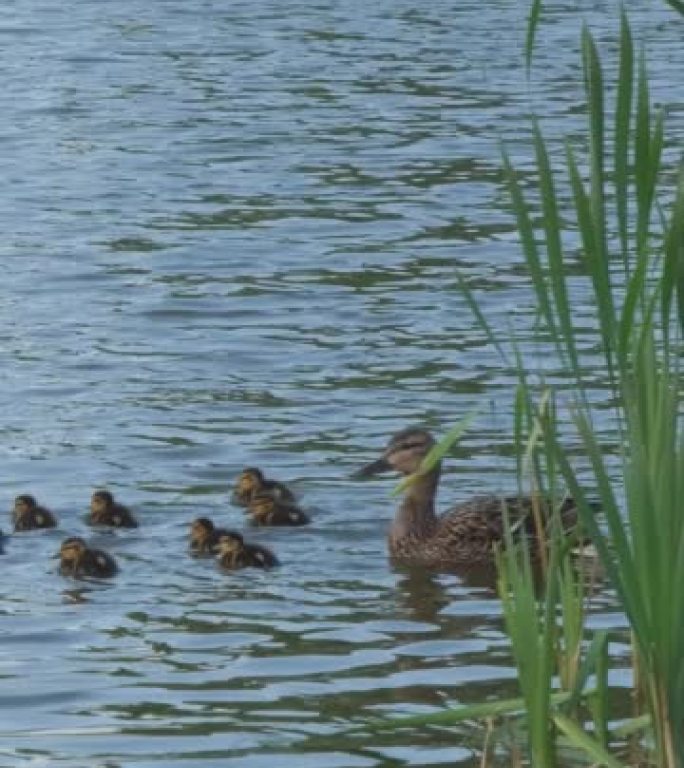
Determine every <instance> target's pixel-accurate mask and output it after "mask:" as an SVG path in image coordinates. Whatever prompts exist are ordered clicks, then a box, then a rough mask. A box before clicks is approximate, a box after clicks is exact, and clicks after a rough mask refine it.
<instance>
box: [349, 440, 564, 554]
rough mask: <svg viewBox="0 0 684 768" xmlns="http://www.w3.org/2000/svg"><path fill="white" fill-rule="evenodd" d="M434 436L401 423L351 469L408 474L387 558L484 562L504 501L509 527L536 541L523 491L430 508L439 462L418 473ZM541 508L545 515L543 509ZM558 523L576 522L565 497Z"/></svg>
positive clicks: (500, 535)
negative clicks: (371, 456)
mask: <svg viewBox="0 0 684 768" xmlns="http://www.w3.org/2000/svg"><path fill="white" fill-rule="evenodd" d="M434 443H435V441H434V439H433V438H432V435H431V434H430V433H429V432H428V431H426V430H425V429H421V428H413V427H412V428H409V429H404V430H402V431H401V432H398V433H397V434H396V435H394V436H393V437H392V438H391V439H390V441H389V443H388V445H387V448H386V449H385V451H384V453H383V455H382V457H381V458H380V459H378V460H377V461H374V462H372V463H371V464H368V465H367V466H365V467H363V469H361V470H360V471H359V472H357V473H356V476H357V477H372V476H374V475H377V474H379V473H381V472H386V471H390V470H394V471H395V472H399V473H400V474H402V475H414V474H415V477H414V478H412V482H411V483H410V484H409V485H408V487H407V488H406V491H405V495H404V498H403V500H402V502H401V504H400V506H399V509H398V510H397V513H396V516H395V518H394V522H393V523H392V526H391V528H390V532H389V540H388V546H389V552H390V556H391V557H392V559H393V560H395V561H397V562H400V563H404V564H407V565H421V566H425V567H430V568H437V569H440V568H445V569H448V568H449V567H459V566H468V565H471V566H472V565H489V564H491V563H492V562H493V555H494V551H495V547H496V545H497V544H501V543H502V542H503V541H504V515H503V509H504V505H505V507H506V509H507V511H508V515H509V520H510V522H511V525H512V527H514V528H515V529H516V530H518V531H521V532H522V531H524V532H525V534H526V535H527V536H528V537H529V539H528V540H529V542H530V545H531V548H532V550H534V549H535V548H536V547H538V546H539V541H538V538H537V536H536V528H535V523H534V519H533V515H532V514H530V513H531V512H532V510H533V499H532V498H531V497H528V496H520V497H518V496H513V497H501V496H496V495H488V496H475V497H473V498H472V499H469V500H468V501H464V502H461V503H460V504H457V505H456V506H454V507H452V508H451V509H449V510H448V511H447V512H445V513H444V514H443V515H441V516H437V515H436V514H435V496H436V493H437V486H438V485H439V478H440V472H441V462H438V463H437V464H435V466H434V467H433V468H432V469H430V470H429V471H426V472H422V473H419V472H418V470H419V468H420V465H421V462H422V461H423V459H424V458H425V456H426V455H427V453H428V451H429V450H430V449H431V448H432V446H433V445H434ZM542 512H543V514H546V515H548V511H547V510H546V509H544V510H542ZM560 515H561V520H562V524H563V527H564V529H566V530H567V531H570V530H571V529H572V528H573V527H575V526H576V524H577V508H576V505H575V503H574V502H573V500H572V499H566V500H565V501H564V502H563V504H562V506H561V510H560Z"/></svg>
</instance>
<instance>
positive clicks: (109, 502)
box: [88, 491, 138, 528]
mask: <svg viewBox="0 0 684 768" xmlns="http://www.w3.org/2000/svg"><path fill="white" fill-rule="evenodd" d="M88 522H89V523H90V525H111V526H113V527H114V528H137V527H138V521H137V520H136V519H135V517H133V513H132V512H131V510H130V509H129V508H128V507H124V505H123V504H119V503H118V502H117V501H115V500H114V496H113V495H112V494H111V493H110V492H109V491H95V493H94V494H93V496H92V498H91V499H90V515H89V516H88Z"/></svg>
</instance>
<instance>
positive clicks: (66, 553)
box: [59, 536, 88, 569]
mask: <svg viewBox="0 0 684 768" xmlns="http://www.w3.org/2000/svg"><path fill="white" fill-rule="evenodd" d="M87 549H88V547H87V546H86V543H85V541H84V540H83V539H82V538H80V536H72V537H71V538H69V539H65V540H64V541H63V542H62V546H61V547H60V548H59V559H60V561H61V565H62V567H63V568H67V569H72V568H75V567H77V566H78V564H79V563H80V562H81V560H83V557H84V555H85V553H86V551H87Z"/></svg>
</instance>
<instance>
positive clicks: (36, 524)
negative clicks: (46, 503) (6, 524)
mask: <svg viewBox="0 0 684 768" xmlns="http://www.w3.org/2000/svg"><path fill="white" fill-rule="evenodd" d="M12 521H13V523H14V530H15V531H34V530H36V529H39V528H54V527H55V526H56V525H57V519H56V518H55V516H54V515H53V514H52V512H50V510H49V509H46V508H45V507H41V506H39V505H38V503H37V502H36V500H35V498H34V497H33V496H30V495H29V494H28V493H25V494H22V495H21V496H17V498H16V499H15V500H14V509H13V510H12Z"/></svg>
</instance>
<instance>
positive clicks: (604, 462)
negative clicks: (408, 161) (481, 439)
mask: <svg viewBox="0 0 684 768" xmlns="http://www.w3.org/2000/svg"><path fill="white" fill-rule="evenodd" d="M672 5H673V7H675V6H678V4H675V3H672ZM540 8H541V5H540V3H539V2H535V3H534V6H533V8H532V13H531V15H530V28H529V33H528V45H527V63H528V67H529V66H530V63H531V57H532V44H533V42H534V35H535V30H536V25H537V23H538V21H539V13H540ZM678 10H680V11H681V10H684V9H683V8H681V7H679V8H678ZM635 59H636V57H635V54H634V46H633V42H632V34H631V29H630V25H629V22H628V20H627V17H626V15H625V14H624V12H623V13H622V15H621V31H620V47H619V62H618V68H617V77H616V81H615V83H614V84H613V85H612V87H611V85H610V84H608V85H606V83H605V82H604V67H603V64H602V61H601V56H600V54H599V51H598V48H597V46H596V43H595V41H594V39H593V37H592V35H591V33H590V32H589V31H588V29H586V28H585V29H583V31H582V67H583V77H584V85H585V94H586V104H587V117H588V131H587V143H586V146H587V148H588V156H587V158H586V160H585V159H584V158H580V157H579V155H578V153H577V150H576V149H575V147H574V145H573V144H571V143H570V142H568V143H567V144H566V147H565V171H566V176H565V177H564V179H563V177H562V176H561V175H560V173H559V172H558V170H557V169H555V168H554V167H553V166H552V162H551V160H550V156H551V153H550V151H549V147H548V146H547V143H546V141H545V139H544V136H543V133H542V129H541V127H540V125H539V124H537V123H535V124H534V131H533V142H534V151H535V157H536V183H535V184H534V185H533V189H532V191H530V187H529V186H526V187H523V185H522V184H521V182H520V179H519V175H518V173H517V172H516V169H515V167H514V165H513V163H512V161H511V160H510V158H509V156H508V155H507V153H506V152H505V150H504V153H503V166H504V177H505V183H506V187H507V189H508V193H509V196H510V200H511V202H512V207H513V212H514V214H515V217H516V221H517V227H518V231H519V235H520V239H521V243H522V246H523V253H524V256H525V260H526V265H527V270H528V273H529V276H530V279H531V281H532V287H533V291H534V295H535V297H536V305H537V313H538V325H537V333H538V337H539V339H540V344H546V345H547V348H548V350H549V354H555V355H556V357H557V358H558V359H559V360H560V361H561V362H562V364H563V367H564V369H565V370H566V371H567V374H568V376H569V378H570V380H571V383H572V389H571V390H570V392H568V390H567V386H566V387H565V388H563V389H561V388H559V387H558V386H557V385H554V384H552V383H549V382H547V381H544V377H543V374H542V375H540V374H539V372H538V371H536V370H535V369H534V368H533V367H530V365H529V364H528V362H527V360H526V359H525V357H524V354H523V352H522V351H521V350H522V344H520V343H518V342H517V341H516V339H515V338H513V339H512V340H511V344H510V346H508V347H507V346H506V345H505V344H504V343H502V340H501V338H500V337H496V336H495V335H494V333H493V332H492V330H491V329H490V327H489V325H488V323H487V320H486V317H485V313H484V311H483V310H482V309H481V308H480V306H479V305H478V301H477V296H475V295H474V294H472V293H471V292H469V290H468V288H467V286H465V284H464V281H461V282H462V284H463V286H464V290H465V295H466V298H467V300H468V302H469V304H470V306H471V308H473V310H474V312H475V316H476V318H477V319H478V321H479V322H480V324H481V327H482V328H484V330H485V331H486V332H487V334H488V336H489V338H490V341H491V342H492V343H493V344H494V345H495V346H496V348H497V349H498V350H499V351H500V353H501V354H502V355H504V356H506V357H507V359H508V355H509V354H510V355H512V357H513V359H514V360H515V365H516V367H517V370H518V375H519V386H518V389H517V392H516V401H515V440H516V449H517V456H518V475H519V481H520V485H521V487H523V486H527V487H529V488H530V489H531V492H532V493H533V494H540V495H542V496H543V497H544V498H549V499H552V500H553V506H554V514H555V516H556V522H555V524H554V525H552V526H551V531H550V534H549V537H548V547H547V548H545V550H544V551H545V552H546V558H545V562H544V564H543V566H544V571H545V579H544V585H543V588H542V590H541V593H540V592H539V589H538V586H537V583H536V579H535V575H534V570H533V567H532V560H531V557H530V554H531V552H530V548H529V546H528V545H527V542H526V540H524V539H523V541H522V543H521V544H520V545H518V546H513V543H514V542H513V528H514V524H513V522H512V521H511V522H510V525H509V527H508V530H507V531H506V533H505V538H506V539H507V542H508V545H509V546H507V547H505V549H504V551H503V552H502V553H501V554H500V556H499V594H500V597H501V600H502V604H503V610H504V618H505V625H506V631H507V633H508V636H509V638H510V640H511V646H512V652H513V656H514V659H515V662H516V666H517V669H518V675H519V684H520V690H521V697H520V698H519V699H516V700H515V701H508V702H495V703H492V704H490V705H483V706H482V707H481V708H480V709H478V710H477V716H479V717H482V718H483V719H489V720H490V725H491V719H492V718H499V719H501V718H503V721H504V723H505V724H506V727H505V728H493V729H492V728H490V729H489V731H488V736H487V747H486V749H485V755H484V756H483V761H484V762H483V764H485V763H486V761H487V759H488V757H487V756H488V755H490V754H491V753H492V747H491V744H492V740H493V739H495V738H496V737H501V736H502V735H505V734H508V736H506V738H507V743H508V744H509V745H510V744H513V748H512V750H511V753H510V754H511V760H512V763H513V764H515V765H519V764H520V763H521V762H522V761H523V760H524V761H529V762H530V763H531V764H532V765H535V766H540V767H541V766H543V767H544V768H552V766H555V765H560V764H567V760H566V759H564V760H563V761H562V762H561V759H560V756H559V755H560V750H561V747H563V749H567V747H568V746H570V747H572V749H573V750H574V753H573V754H574V758H573V760H581V759H585V760H586V759H589V760H591V761H592V762H593V763H595V764H600V765H607V766H616V767H617V766H621V765H625V764H627V763H625V762H624V760H625V758H624V757H623V755H622V753H621V749H622V748H623V747H624V739H625V737H626V735H627V734H628V733H632V734H637V735H639V734H641V735H642V736H643V738H641V739H639V742H638V743H639V748H640V758H639V760H640V763H643V764H649V765H654V766H658V768H675V767H676V766H681V765H682V764H684V655H683V654H682V648H684V604H683V603H682V600H681V590H680V586H679V583H678V579H677V578H676V577H675V576H674V575H675V574H679V573H682V569H683V568H684V518H683V517H682V514H681V499H682V497H683V494H684V433H683V431H682V419H681V397H682V386H681V376H680V356H681V347H682V338H683V336H684V163H683V162H682V161H681V158H680V160H679V165H678V167H675V168H665V166H664V163H663V146H664V144H665V131H664V117H663V112H662V110H660V111H656V112H655V113H654V112H653V110H652V108H651V102H650V96H649V84H648V77H647V73H646V63H645V56H643V55H642V56H641V57H639V59H638V62H637V63H635ZM610 93H614V94H615V96H614V103H613V107H612V112H613V114H612V130H611V128H610V127H609V124H608V122H607V106H606V105H607V102H608V95H609V94H610ZM585 168H586V171H585V170H584V169H585ZM563 181H564V182H565V187H563V189H567V190H569V199H570V203H568V204H566V203H565V202H563V201H564V197H562V196H561V195H559V192H558V190H559V189H561V186H560V185H561V184H562V182H563ZM673 187H674V193H671V192H670V190H671V189H672V188H673ZM533 199H535V200H538V204H537V203H534V204H533V203H532V202H531V200H533ZM537 206H538V207H537ZM566 208H569V209H570V210H566ZM572 219H574V223H575V225H576V229H577V233H578V235H579V242H580V248H579V253H577V251H575V250H572V249H570V248H569V247H568V246H567V245H566V242H567V240H568V239H567V238H566V237H564V233H565V231H566V228H567V224H566V222H567V221H569V220H572ZM537 222H539V224H538V223H537ZM539 227H541V230H542V231H541V232H540V231H539V229H538V228H539ZM578 258H579V262H580V267H581V271H582V274H583V276H584V277H583V281H584V285H585V286H588V288H589V290H590V294H591V298H592V304H593V309H594V315H595V322H596V327H597V329H598V330H597V338H596V340H595V343H594V344H593V345H592V346H591V347H590V348H587V345H580V344H579V343H578V339H579V337H580V335H581V333H582V329H581V328H580V326H579V323H578V320H577V317H576V313H575V312H574V311H573V279H574V276H573V271H575V272H576V271H577V260H578ZM597 349H598V353H599V355H600V358H601V359H602V361H603V365H604V366H605V370H606V373H607V377H608V381H609V386H610V390H611V399H610V406H609V407H610V409H611V411H612V413H611V416H612V418H613V419H614V422H615V423H616V424H617V425H618V430H619V437H620V440H619V445H618V447H617V455H606V453H605V452H604V450H603V447H602V445H601V440H600V436H599V433H598V431H597V427H596V426H595V425H596V424H597V422H598V419H597V416H598V415H599V414H598V411H597V409H596V406H594V405H593V404H592V392H591V387H592V384H591V376H590V375H588V374H590V373H591V372H592V371H593V370H594V369H595V368H596V365H597V362H596V354H597ZM532 374H534V376H533V375H532ZM561 408H562V409H563V411H564V413H568V412H569V413H570V416H571V419H570V422H571V423H570V427H568V426H567V423H564V424H562V425H561V422H560V419H559V417H558V412H559V410H560V409H561ZM603 408H604V411H603V414H602V415H603V417H604V418H605V408H606V406H605V405H604V406H603ZM573 441H574V450H573V451H572V452H570V451H569V449H568V448H567V445H568V443H569V442H570V443H572V442H573ZM577 446H579V448H580V450H581V453H582V454H583V455H584V456H585V457H586V463H588V467H585V468H584V469H583V470H582V471H581V473H580V470H579V469H578V468H577V463H578V462H577V460H576V458H575V457H576V456H577ZM561 485H563V486H564V488H567V491H568V492H569V493H570V494H571V495H572V497H573V498H574V499H575V501H576V504H577V510H578V513H579V516H580V520H581V523H582V525H583V526H584V529H585V530H586V532H587V533H588V534H589V536H590V537H591V539H592V540H593V543H594V545H595V548H596V552H597V555H598V558H599V560H600V565H601V567H602V570H603V572H604V574H605V578H606V579H607V580H608V581H609V583H610V585H611V586H612V587H613V588H614V590H615V592H616V594H617V596H618V598H619V600H620V603H621V605H622V608H623V610H624V613H625V615H626V617H627V620H628V621H629V625H630V628H631V634H632V638H633V655H634V667H635V670H637V671H638V673H637V672H635V677H634V686H635V694H636V695H635V702H637V704H638V705H639V708H638V709H637V711H636V712H635V716H634V717H633V718H632V720H631V721H629V722H628V723H623V724H621V725H620V726H619V727H616V725H615V724H614V723H611V712H610V707H609V697H608V676H607V671H608V663H609V655H608V637H607V636H606V635H605V634H604V633H595V634H593V635H592V634H591V633H590V632H589V631H588V629H587V627H586V623H585V612H586V600H587V590H586V579H585V577H584V568H583V567H582V564H580V567H579V568H578V567H577V564H576V562H575V561H574V559H573V555H572V553H571V552H570V550H569V548H568V547H567V546H566V544H565V541H564V538H563V536H562V533H561V524H560V515H559V510H560V504H561V503H562V499H563V496H564V493H565V491H564V489H561ZM587 485H589V486H590V487H592V493H596V495H597V496H598V499H599V502H600V505H601V508H602V510H603V517H602V520H603V521H604V523H602V524H600V523H599V521H598V520H597V518H596V515H595V512H594V509H593V504H591V503H590V501H589V499H588V493H587V490H586V488H587ZM594 489H595V490H594ZM623 500H624V502H623ZM589 681H591V684H589ZM474 712H475V708H465V707H464V708H462V709H461V710H453V711H447V712H444V713H441V715H433V716H426V717H425V719H424V720H423V722H424V723H428V722H440V723H441V724H444V723H445V722H456V721H458V720H462V719H466V718H468V719H469V718H471V717H473V716H475V715H474ZM409 720H410V719H408V720H404V719H402V720H399V721H398V723H395V727H396V726H397V725H402V724H407V723H408V722H409ZM588 721H589V722H591V727H590V728H588V727H587V725H588ZM413 722H414V724H415V723H416V721H415V719H414V721H413ZM511 732H512V733H514V737H513V740H512V741H511V738H510V733H511ZM632 764H633V763H632Z"/></svg>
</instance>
